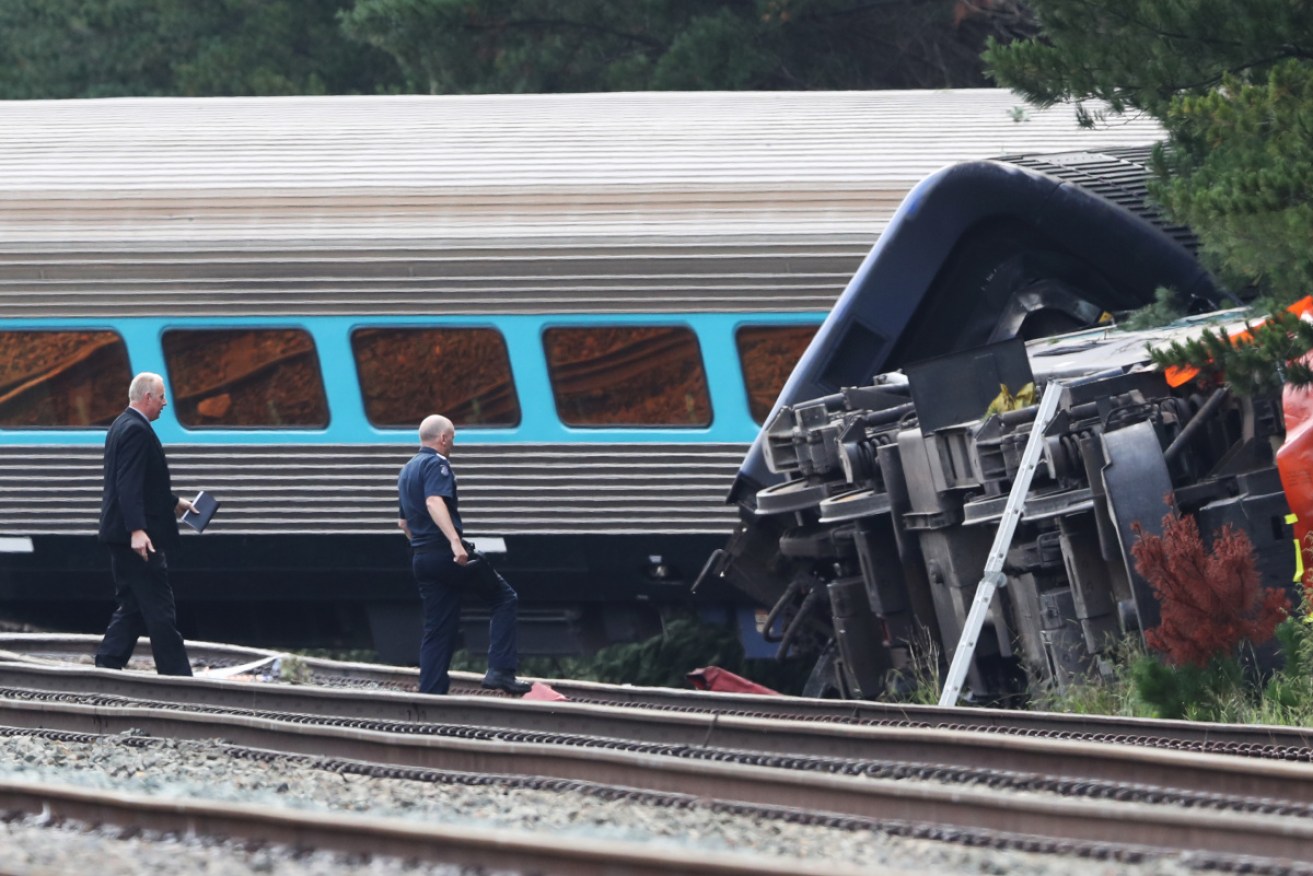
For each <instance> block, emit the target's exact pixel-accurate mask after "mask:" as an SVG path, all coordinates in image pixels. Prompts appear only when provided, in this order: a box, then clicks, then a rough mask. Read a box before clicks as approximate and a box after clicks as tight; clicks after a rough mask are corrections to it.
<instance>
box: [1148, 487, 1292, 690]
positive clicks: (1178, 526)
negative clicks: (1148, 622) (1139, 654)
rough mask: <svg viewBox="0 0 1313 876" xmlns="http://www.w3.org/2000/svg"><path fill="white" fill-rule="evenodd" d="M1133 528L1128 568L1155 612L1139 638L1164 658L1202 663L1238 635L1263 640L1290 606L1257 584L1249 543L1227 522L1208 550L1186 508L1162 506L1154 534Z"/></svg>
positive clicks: (1234, 644)
mask: <svg viewBox="0 0 1313 876" xmlns="http://www.w3.org/2000/svg"><path fill="white" fill-rule="evenodd" d="M1133 528H1134V531H1135V534H1136V536H1137V538H1136V541H1135V545H1134V546H1133V547H1132V548H1131V554H1132V555H1133V556H1134V558H1135V568H1136V569H1137V570H1138V571H1139V573H1140V574H1141V575H1143V576H1144V577H1145V579H1146V580H1148V582H1149V583H1150V584H1151V585H1153V591H1154V593H1155V594H1156V595H1157V597H1158V603H1159V607H1160V612H1161V623H1160V624H1159V625H1158V626H1156V627H1154V628H1153V629H1151V630H1146V631H1145V634H1144V641H1145V642H1146V643H1147V644H1148V645H1149V647H1150V648H1153V649H1155V650H1157V651H1161V652H1162V653H1163V654H1164V655H1165V656H1166V657H1167V660H1168V662H1169V663H1171V664H1173V665H1176V666H1181V665H1185V664H1191V665H1194V666H1198V667H1201V668H1202V667H1204V666H1207V665H1208V663H1209V661H1210V660H1212V659H1213V658H1214V657H1216V656H1219V655H1223V654H1227V655H1230V654H1235V652H1236V650H1237V648H1238V647H1239V645H1240V643H1241V642H1245V641H1248V642H1252V643H1254V644H1261V643H1263V642H1266V641H1267V640H1268V639H1270V638H1271V637H1272V633H1273V631H1274V630H1276V627H1277V624H1279V623H1281V621H1282V619H1284V618H1285V617H1286V615H1287V614H1288V613H1289V612H1290V600H1289V599H1288V598H1287V597H1286V594H1285V593H1283V592H1282V591H1281V590H1278V589H1277V588H1275V587H1259V582H1258V566H1257V563H1256V562H1255V560H1254V545H1253V542H1251V541H1250V540H1249V536H1248V535H1246V534H1245V533H1244V532H1243V531H1236V530H1234V529H1232V528H1231V525H1230V524H1227V525H1225V526H1223V527H1222V528H1221V529H1220V530H1218V531H1217V532H1215V533H1213V546H1212V551H1211V552H1210V551H1209V550H1208V549H1207V548H1206V547H1205V546H1204V542H1203V538H1201V537H1200V535H1199V524H1198V523H1197V522H1196V521H1195V519H1194V517H1193V516H1192V515H1185V516H1183V517H1181V516H1177V515H1176V514H1175V513H1174V512H1169V513H1168V514H1167V515H1166V516H1165V517H1163V534H1162V535H1161V536H1157V535H1151V534H1148V533H1146V532H1144V530H1143V529H1142V528H1141V527H1140V525H1139V524H1138V523H1137V524H1135V525H1134V527H1133Z"/></svg>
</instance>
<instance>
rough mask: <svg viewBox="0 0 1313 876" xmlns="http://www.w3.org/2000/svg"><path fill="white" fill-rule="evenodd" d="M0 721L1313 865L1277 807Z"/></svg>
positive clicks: (305, 729)
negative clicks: (1259, 809)
mask: <svg viewBox="0 0 1313 876" xmlns="http://www.w3.org/2000/svg"><path fill="white" fill-rule="evenodd" d="M0 724H3V725H8V726H14V727H26V728H32V729H41V730H50V729H59V730H64V731H68V732H76V733H98V734H113V733H121V732H125V731H127V730H137V731H144V732H145V733H147V734H149V735H153V736H163V737H169V738H181V739H212V738H215V737H220V738H223V739H226V740H228V741H231V742H234V743H236V744H239V745H244V746H249V747H255V748H266V749H271V750H275V751H284V752H292V753H300V754H314V755H317V756H323V757H341V758H347V759H353V760H365V761H370V762H374V763H388V764H393V765H398V766H410V767H423V768H427V769H435V770H449V771H455V772H462V773H477V774H483V775H487V774H492V775H533V776H540V777H549V778H557V779H567V780H577V781H587V782H595V783H600V784H609V785H618V786H624V787H628V788H637V789H643V790H647V791H654V792H658V793H679V794H693V795H696V796H700V797H706V798H708V799H712V800H720V801H731V802H741V803H748V804H752V805H764V806H771V807H779V808H787V809H794V810H797V811H801V812H810V813H831V814H837V815H846V816H854V817H859V818H866V819H872V820H875V821H879V822H884V823H898V824H904V823H906V822H923V823H929V824H938V825H951V826H953V827H956V828H961V829H968V830H983V831H988V832H992V833H1002V834H1008V835H1013V836H1018V837H1031V838H1044V839H1050V840H1060V841H1065V842H1092V843H1099V844H1103V845H1107V846H1112V847H1117V848H1131V849H1134V850H1136V851H1143V850H1144V849H1150V850H1156V851H1158V852H1162V853H1180V852H1185V851H1193V852H1201V853H1206V854H1211V855H1217V856H1222V857H1227V858H1234V857H1236V856H1247V857H1255V858H1263V859H1268V860H1272V859H1278V860H1282V861H1287V860H1288V861H1297V862H1301V863H1305V864H1313V819H1299V818H1291V817H1285V816H1281V815H1276V814H1271V813H1265V814H1262V815H1257V814H1249V813H1234V812H1215V811H1209V810H1200V809H1186V808H1174V807H1165V806H1156V805H1149V804H1142V803H1128V802H1109V801H1098V802H1096V801H1088V800H1074V799H1067V798H1060V797H1054V796H1052V795H1043V794H1000V793H999V792H997V791H995V790H993V789H976V788H963V787H944V786H941V785H936V784H930V783H920V782H917V783H912V782H903V781H894V780H888V779H877V778H871V777H864V776H849V775H833V774H818V773H815V772H800V771H797V770H788V769H780V768H777V767H769V766H757V765H743V764H736V763H722V762H716V761H708V760H689V759H684V758H677V757H669V756H664V755H652V754H642V753H634V752H626V751H615V750H610V749H598V748H576V747H572V746H564V745H545V744H541V743H523V742H504V741H500V740H484V739H458V738H450V737H443V738H436V737H432V736H414V735H402V734H398V733H389V732H381V731H378V730H365V729H348V728H340V727H323V726H316V725H313V724H305V723H292V722H291V721H286V720H270V719H266V718H252V717H246V716H238V715H230V714H220V715H198V714H193V713H186V712H179V711H172V710H168V709H155V708H130V707H128V708H107V707H103V706H82V705H71V704H62V703H43V702H18V701H14V700H0ZM1246 763H1252V762H1246ZM1269 766H1270V765H1269Z"/></svg>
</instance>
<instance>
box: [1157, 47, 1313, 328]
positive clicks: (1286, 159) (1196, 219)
mask: <svg viewBox="0 0 1313 876" xmlns="http://www.w3.org/2000/svg"><path fill="white" fill-rule="evenodd" d="M1166 124H1167V126H1168V128H1169V129H1170V130H1171V131H1172V133H1173V147H1172V148H1171V149H1159V150H1158V153H1157V156H1156V161H1157V163H1158V165H1159V173H1160V177H1161V179H1162V181H1161V182H1160V183H1159V184H1158V185H1157V186H1156V188H1155V194H1156V195H1157V196H1158V198H1159V199H1160V200H1161V201H1162V202H1163V203H1164V204H1165V205H1166V206H1167V207H1168V209H1170V210H1171V211H1172V213H1173V214H1174V215H1176V216H1179V217H1181V218H1182V219H1183V220H1185V221H1186V222H1187V223H1189V224H1190V225H1191V226H1192V227H1194V228H1196V229H1197V230H1198V231H1199V234H1200V237H1201V239H1202V241H1203V243H1204V244H1205V246H1206V247H1207V249H1208V251H1209V252H1210V254H1211V257H1212V259H1213V261H1214V262H1215V263H1216V264H1217V265H1218V266H1219V267H1220V269H1221V271H1222V272H1223V273H1224V275H1225V276H1224V279H1227V280H1229V281H1230V282H1231V283H1232V284H1233V285H1236V284H1240V283H1245V284H1253V285H1255V286H1257V287H1258V288H1260V289H1264V290H1271V291H1272V292H1274V293H1275V294H1276V295H1277V296H1278V297H1279V299H1281V300H1282V303H1289V302H1290V301H1291V300H1294V299H1295V298H1297V297H1299V296H1301V295H1303V294H1306V293H1308V292H1313V248H1311V247H1310V246H1309V241H1310V240H1313V64H1311V63H1309V61H1307V60H1287V61H1284V62H1282V63H1279V64H1277V65H1275V66H1273V67H1272V68H1271V69H1270V70H1268V72H1267V75H1266V76H1265V77H1263V78H1257V79H1255V80H1254V81H1252V82H1250V81H1246V80H1245V79H1242V78H1241V77H1239V76H1236V75H1232V74H1227V75H1225V76H1224V77H1223V79H1222V82H1221V85H1220V86H1219V87H1218V88H1216V89H1213V90H1211V91H1208V92H1207V93H1204V94H1189V93H1187V94H1183V95H1181V96H1180V97H1178V98H1177V99H1175V100H1173V101H1172V103H1171V104H1170V106H1169V108H1168V111H1167V116H1166Z"/></svg>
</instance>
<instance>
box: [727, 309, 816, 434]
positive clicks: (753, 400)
mask: <svg viewBox="0 0 1313 876" xmlns="http://www.w3.org/2000/svg"><path fill="white" fill-rule="evenodd" d="M817 328H818V326H814V325H753V326H744V327H743V328H741V329H739V330H738V333H737V341H738V347H739V359H740V360H741V361H742V362H743V382H744V383H745V384H746V387H747V390H748V408H749V409H750V410H751V411H752V419H754V420H756V421H757V422H758V423H764V422H766V417H768V416H769V415H770V409H771V406H772V405H773V404H775V399H777V398H779V396H780V390H782V389H783V388H784V381H786V380H788V379H789V375H790V374H791V373H792V372H793V366H795V365H797V364H798V360H799V359H801V358H802V354H803V351H804V350H806V349H807V345H808V344H810V343H811V339H812V337H813V336H814V335H815V334H816V329H817Z"/></svg>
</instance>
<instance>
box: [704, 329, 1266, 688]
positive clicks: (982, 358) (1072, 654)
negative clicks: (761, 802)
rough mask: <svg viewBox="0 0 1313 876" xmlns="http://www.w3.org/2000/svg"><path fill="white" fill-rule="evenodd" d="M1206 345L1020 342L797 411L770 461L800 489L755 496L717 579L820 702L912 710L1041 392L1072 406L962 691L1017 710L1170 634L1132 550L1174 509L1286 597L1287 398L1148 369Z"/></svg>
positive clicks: (767, 435)
mask: <svg viewBox="0 0 1313 876" xmlns="http://www.w3.org/2000/svg"><path fill="white" fill-rule="evenodd" d="M1233 318H1235V317H1234V315H1233ZM1197 328H1198V326H1197V325H1193V326H1189V325H1187V326H1177V327H1175V328H1173V329H1165V330H1157V331H1151V332H1118V331H1109V330H1104V329H1094V330H1090V331H1086V332H1081V333H1076V334H1073V335H1069V336H1064V337H1061V338H1056V339H1043V340H1038V341H1032V342H1031V343H1030V344H1028V345H1026V344H1023V343H1022V342H1021V341H1019V340H1013V341H1008V342H1003V343H998V344H993V345H990V346H987V347H984V348H979V349H975V350H971V351H967V352H963V353H957V354H952V355H948V356H943V357H939V358H937V359H934V360H931V361H928V362H922V363H918V364H917V365H915V366H908V367H906V368H904V369H903V372H901V373H889V374H883V375H879V376H877V377H876V378H875V379H874V380H873V381H872V382H871V383H870V384H869V385H866V386H861V387H852V388H846V389H843V390H842V391H841V392H839V393H835V394H832V395H827V396H824V397H820V398H815V399H809V400H805V401H801V402H797V403H794V404H792V405H788V406H785V407H782V408H781V409H780V410H779V411H778V412H777V413H776V415H775V417H774V419H773V420H772V421H771V422H770V423H768V425H767V426H766V428H765V429H764V431H763V438H764V448H763V449H764V454H765V459H766V462H767V465H768V467H769V468H770V470H771V471H772V472H774V473H776V474H777V475H781V476H783V477H785V478H787V480H784V481H783V482H781V483H777V484H774V485H771V486H768V487H765V488H763V489H761V490H760V491H758V492H757V494H756V503H755V510H754V511H753V512H751V513H750V514H748V515H745V522H744V524H743V525H742V526H740V527H739V529H738V531H737V532H736V534H735V535H734V536H733V538H732V539H731V541H730V544H729V545H728V546H727V547H726V548H725V549H724V550H723V551H721V552H720V553H719V554H718V555H717V556H716V557H715V558H714V560H713V563H712V564H710V565H709V568H708V571H707V574H708V575H719V576H722V577H726V578H727V579H728V580H730V581H731V582H732V583H733V584H734V585H735V586H737V587H738V588H740V589H742V590H744V591H745V592H747V593H749V594H750V595H752V596H753V598H754V599H756V600H757V601H759V602H760V603H761V604H763V605H769V606H771V608H770V611H769V614H768V618H767V623H766V624H765V627H766V629H765V635H766V636H767V638H768V639H769V640H771V641H774V642H775V643H777V646H778V648H779V651H780V653H781V654H784V653H789V652H791V651H799V650H801V651H808V650H814V651H817V652H818V653H819V655H820V656H819V658H818V662H817V667H816V671H815V672H814V673H813V675H812V678H811V680H810V681H809V683H808V689H807V691H806V693H807V694H809V695H814V696H826V695H831V696H842V697H853V698H886V697H896V696H898V695H899V693H900V691H899V686H900V685H906V684H908V683H910V682H911V681H912V680H914V679H915V678H916V676H917V675H918V673H923V672H925V671H926V670H929V669H932V668H934V667H939V668H942V666H943V665H944V661H945V660H946V658H947V657H948V656H949V655H951V654H952V652H953V649H954V648H955V647H956V646H957V644H958V642H959V639H961V638H962V634H963V628H964V624H965V622H966V620H967V617H968V613H969V611H970V608H971V605H972V600H973V596H974V594H975V592H976V587H977V585H978V583H979V582H980V581H981V577H982V570H984V569H985V566H986V559H987V554H988V552H989V550H990V547H991V544H992V542H993V540H994V538H995V535H996V533H997V531H998V528H999V526H1000V525H1001V524H1002V523H1003V522H1004V520H1003V518H1004V515H1005V510H1006V506H1007V503H1008V499H1009V496H1010V494H1011V492H1012V487H1013V485H1014V483H1015V481H1016V479H1017V478H1018V476H1019V473H1020V469H1019V467H1020V465H1021V462H1022V457H1023V451H1024V449H1025V447H1026V445H1027V444H1028V442H1029V441H1030V440H1031V433H1032V432H1033V431H1034V430H1035V429H1036V428H1037V427H1036V415H1037V411H1038V410H1039V406H1038V405H1036V404H1034V403H1027V402H1028V401H1030V400H1029V399H1028V398H1027V395H1028V394H1030V393H1034V394H1035V395H1036V396H1037V397H1038V396H1040V395H1042V394H1047V393H1057V394H1059V397H1058V399H1057V408H1056V414H1055V415H1054V416H1053V417H1052V420H1051V421H1050V422H1049V423H1048V424H1047V426H1046V427H1044V426H1041V437H1040V439H1038V440H1040V441H1042V457H1041V458H1042V461H1041V462H1040V464H1039V465H1038V467H1037V469H1036V470H1035V473H1034V476H1033V479H1032V481H1031V483H1030V485H1029V489H1028V490H1027V491H1026V492H1025V495H1024V499H1022V500H1021V501H1020V504H1019V506H1018V508H1019V509H1020V518H1019V521H1018V522H1017V524H1016V530H1015V535H1014V537H1013V538H1012V540H1011V543H1010V546H1009V548H1008V550H1007V553H1006V559H1005V561H1004V563H1003V568H1002V576H1003V580H1002V581H1000V582H999V583H1001V584H1003V585H1005V586H1003V587H1002V588H1001V589H1000V590H999V593H998V596H996V597H995V599H994V601H993V603H992V606H991V608H990V611H989V614H988V617H987V620H986V623H985V627H984V630H983V631H982V633H981V634H980V636H979V641H978V643H977V644H976V647H975V654H974V659H973V660H972V661H971V663H970V664H969V667H970V668H969V672H968V675H967V678H966V683H965V689H966V691H967V692H968V697H969V698H970V699H973V700H975V701H978V702H991V703H1006V702H1008V701H1009V699H1010V698H1013V697H1016V696H1020V695H1022V694H1023V693H1024V691H1025V690H1026V689H1027V688H1028V687H1030V686H1032V685H1034V684H1035V683H1036V682H1039V683H1040V684H1050V685H1056V686H1058V687H1062V686H1065V685H1067V684H1070V683H1071V682H1073V681H1075V680H1083V679H1090V678H1094V677H1097V676H1099V675H1100V674H1102V673H1106V672H1108V670H1109V665H1110V664H1109V657H1110V651H1111V649H1113V648H1115V647H1116V644H1117V642H1119V641H1120V640H1122V639H1123V637H1125V636H1126V635H1132V634H1136V633H1138V632H1139V631H1143V630H1145V629H1150V628H1152V627H1153V626H1155V625H1156V624H1157V623H1158V603H1157V601H1156V599H1155V596H1154V592H1153V590H1152V587H1151V586H1150V584H1149V583H1148V582H1147V581H1145V580H1144V578H1143V577H1142V576H1141V575H1140V574H1139V573H1138V572H1137V571H1136V568H1135V562H1134V560H1133V558H1132V556H1131V547H1132V545H1133V543H1134V540H1135V538H1136V537H1137V536H1136V532H1137V531H1141V530H1142V531H1144V532H1152V533H1157V532H1160V531H1161V520H1162V518H1163V516H1164V514H1166V513H1167V512H1168V511H1169V504H1168V503H1171V505H1172V506H1173V507H1175V508H1176V509H1177V510H1179V511H1180V512H1182V513H1189V514H1194V515H1195V516H1196V518H1197V520H1198V522H1199V528H1200V530H1201V531H1202V532H1204V533H1205V534H1207V533H1211V532H1213V531H1214V530H1216V529H1217V528H1219V527H1221V526H1222V525H1223V524H1225V523H1230V524H1231V525H1232V526H1233V527H1235V528H1237V529H1243V530H1244V531H1246V532H1247V533H1248V534H1249V536H1250V538H1251V539H1252V541H1253V542H1254V546H1255V550H1256V554H1257V556H1258V558H1259V566H1260V574H1261V575H1262V576H1263V578H1264V580H1265V581H1268V582H1271V581H1283V580H1284V581H1289V580H1290V579H1291V569H1292V564H1291V553H1292V548H1291V535H1290V527H1289V525H1288V523H1287V522H1286V515H1287V503H1286V497H1285V494H1284V493H1283V492H1282V487H1281V481H1280V478H1279V476H1278V473H1277V469H1276V467H1275V465H1274V452H1275V449H1276V448H1277V447H1278V446H1279V444H1280V442H1281V440H1282V438H1283V435H1284V429H1283V425H1282V423H1283V421H1282V416H1281V407H1280V400H1279V399H1276V398H1271V397H1259V398H1241V397H1237V396H1234V395H1232V394H1231V393H1230V392H1229V391H1228V390H1227V389H1226V388H1225V387H1218V388H1214V389H1212V390H1211V391H1210V392H1205V391H1202V390H1200V389H1199V388H1197V387H1193V386H1185V387H1181V388H1180V389H1177V390H1173V389H1172V388H1171V387H1169V386H1168V384H1167V381H1166V380H1165V378H1164V375H1163V373H1162V372H1161V371H1159V370H1157V369H1156V368H1154V367H1153V366H1151V365H1149V364H1148V363H1147V361H1146V360H1147V354H1146V352H1145V345H1146V343H1155V342H1159V341H1162V340H1163V339H1164V338H1166V337H1168V336H1170V335H1172V334H1173V332H1175V333H1176V334H1179V333H1181V332H1183V331H1189V330H1196V331H1197ZM1009 396H1011V397H1012V404H1011V405H1008V404H1006V401H1007V399H1008V397H1009ZM1000 397H1001V398H1000ZM1018 399H1019V400H1018ZM1000 402H1003V403H1002V404H1000ZM991 403H993V404H994V406H995V407H996V408H1004V409H1002V410H997V411H996V412H992V413H986V412H987V409H989V408H990V406H991Z"/></svg>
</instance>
